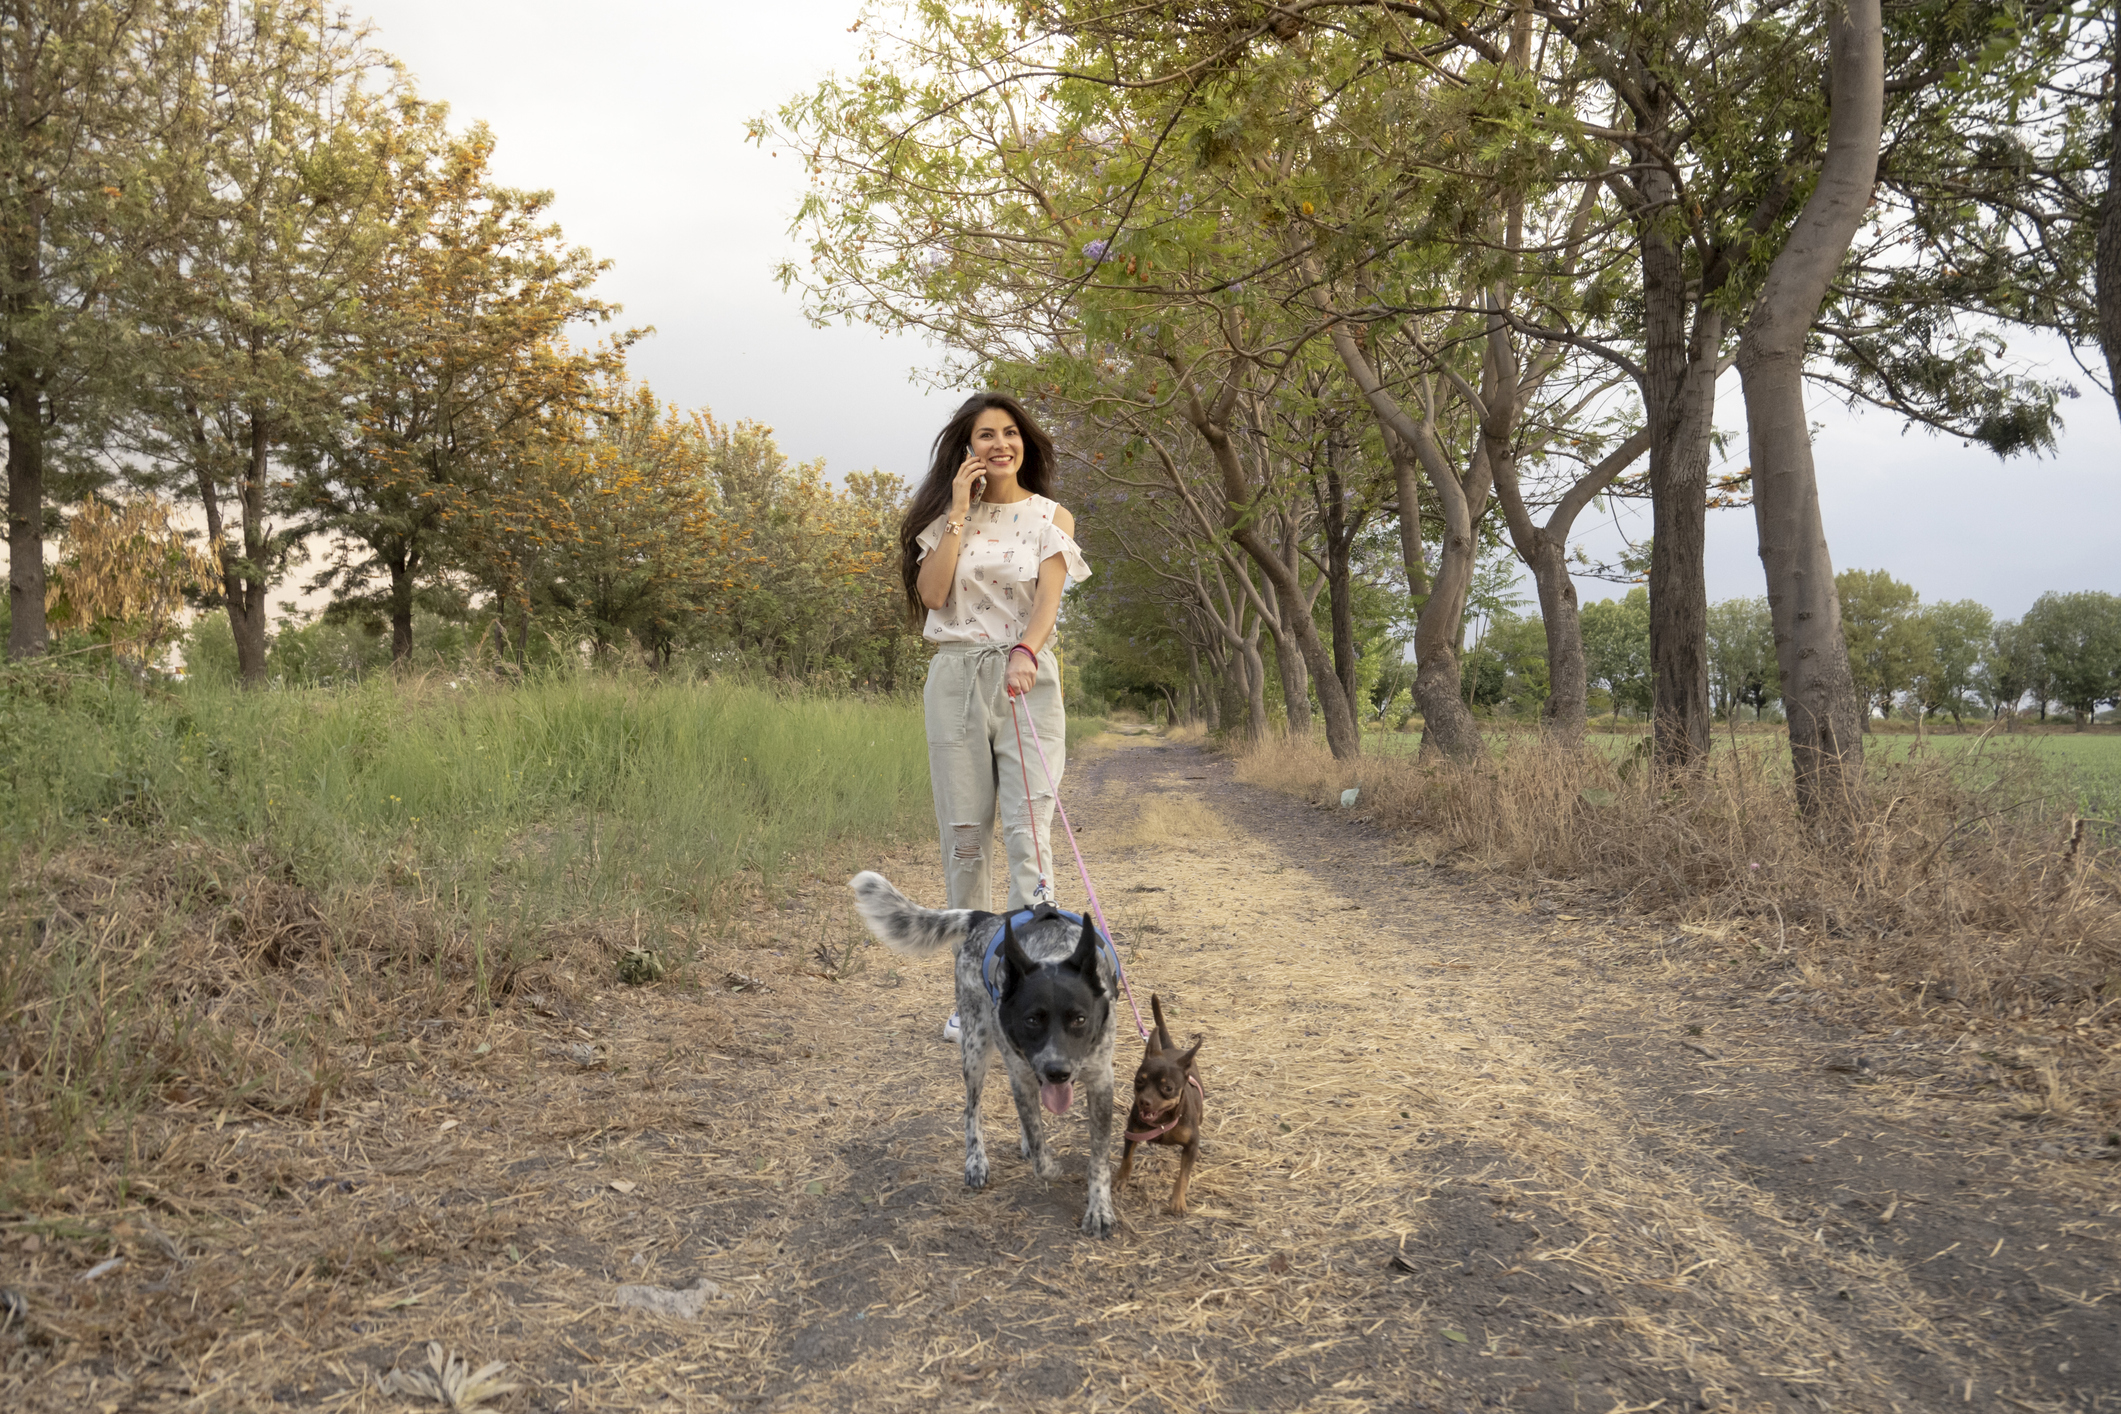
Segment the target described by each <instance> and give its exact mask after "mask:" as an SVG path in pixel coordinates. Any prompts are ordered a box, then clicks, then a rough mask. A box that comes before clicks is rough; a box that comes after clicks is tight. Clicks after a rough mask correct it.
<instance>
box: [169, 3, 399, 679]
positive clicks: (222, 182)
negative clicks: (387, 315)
mask: <svg viewBox="0 0 2121 1414" xmlns="http://www.w3.org/2000/svg"><path fill="white" fill-rule="evenodd" d="M372 84H375V85H376V87H374V88H371V85H372ZM394 85H395V72H394V70H393V69H392V67H391V65H390V64H389V63H388V61H387V60H386V59H385V58H384V57H383V56H382V55H380V54H378V53H377V52H376V51H375V50H373V49H372V48H370V47H369V44H368V35H367V31H366V30H365V29H361V28H353V27H348V26H346V25H344V24H342V23H340V22H339V21H336V20H334V19H332V18H330V17H328V16H327V15H326V13H325V11H324V10H323V8H322V6H321V5H320V4H318V3H315V0H260V3H257V4H254V5H252V6H250V7H248V8H246V9H244V10H242V11H240V12H239V11H237V10H234V9H228V10H225V11H223V12H222V13H221V14H220V16H219V18H218V25H217V28H216V30H215V32H214V34H213V35H212V37H211V39H210V42H209V43H208V44H207V46H206V49H205V51H204V53H203V55H202V57H201V59H200V63H199V72H198V76H197V83H196V86H195V88H194V89H193V91H192V92H191V93H190V94H189V95H188V105H189V106H188V120H187V129H186V132H185V134H184V138H183V141H182V142H181V143H180V144H179V145H178V146H177V147H176V148H175V150H173V151H172V152H171V153H170V154H169V156H168V158H167V159H166V160H165V161H163V162H162V163H161V164H160V166H159V167H158V169H157V186H156V189H155V191H154V192H153V200H154V201H156V202H157V203H159V204H160V205H161V207H162V208H163V209H165V210H167V211H169V212H171V213H173V219H175V220H176V221H177V222H178V223H179V224H178V235H177V238H176V239H173V240H172V241H170V242H169V243H168V244H167V245H166V246H164V247H163V248H161V249H159V250H157V252H156V253H155V256H154V259H153V262H152V267H151V270H150V272H149V275H148V276H147V277H146V278H144V279H143V280H142V281H141V282H140V285H139V287H138V288H137V289H136V290H135V291H134V312H135V314H136V316H137V317H138V318H139V320H140V322H141V325H142V327H143V331H144V333H145V335H146V337H147V338H148V339H149V340H151V341H152V344H153V346H154V350H155V355H154V358H153V360H152V362H151V363H150V364H149V366H148V368H147V369H146V376H145V377H144V378H143V379H142V380H141V386H140V388H139V389H138V394H137V400H138V405H139V408H140V413H139V416H138V419H137V421H136V423H135V429H136V430H135V435H134V438H133V440H134V445H135V448H136V450H137V451H138V452H139V453H140V454H141V455H142V456H143V457H144V458H145V459H146V460H147V461H148V462H149V463H151V464H152V466H153V467H154V468H155V471H154V474H153V475H152V476H150V477H149V478H147V479H149V480H150V481H151V482H152V483H159V484H163V485H167V486H170V487H172V488H174V489H179V490H181V491H182V493H183V494H185V495H186V496H188V497H189V498H190V499H192V500H195V501H196V502H197V503H198V505H199V506H200V508H201V509H202V510H203V511H204V513H205V518H206V530H207V539H208V543H209V545H210V546H211V547H212V549H213V551H214V553H215V554H216V556H217V557H218V559H219V562H220V565H221V599H222V602H223V604H224V605H225V607H226V609H227V612H228V619H229V627H230V629H231V631H232V632H233V634H234V637H235V641H236V654H237V659H238V662H239V664H240V667H241V673H242V678H243V681H244V682H245V683H246V684H250V685H256V684H258V683H260V682H262V681H263V680H264V677H265V652H266V634H265V629H266V594H267V591H268V590H269V589H270V588H271V587H272V586H273V584H274V583H275V582H277V581H278V579H279V578H280V576H281V575H282V574H283V572H284V571H285V569H286V567H287V566H288V564H289V563H290V561H291V560H292V559H294V558H295V557H296V556H298V555H299V554H301V553H302V546H303V542H304V539H305V538H306V536H307V535H308V533H309V532H310V530H311V529H312V528H313V526H312V524H311V523H310V522H309V521H308V520H307V519H306V518H305V517H304V516H303V515H302V514H301V512H300V509H299V507H298V505H297V503H296V501H295V498H293V497H291V496H290V495H289V494H288V488H289V487H290V486H291V485H292V484H293V483H292V477H291V474H290V473H291V471H292V466H293V464H294V463H299V462H303V461H306V460H308V459H310V458H312V457H313V456H315V455H316V454H317V452H318V450H319V448H320V447H321V446H322V445H323V443H324V442H325V441H326V439H328V438H329V437H330V436H331V435H332V433H333V432H334V431H335V429H336V427H337V424H338V421H339V418H340V416H341V413H342V405H341V389H340V387H339V385H338V383H337V380H336V377H335V368H334V365H333V362H332V358H331V355H332V354H333V352H335V348H336V345H337V343H338V341H339V340H340V339H341V338H342V337H343V335H344V334H345V332H346V331H347V330H348V328H349V327H350V325H351V323H352V322H353V320H354V318H355V317H356V311H357V309H358V306H359V300H358V295H359V290H360V284H361V280H362V278H363V276H364V274H365V273H366V271H367V269H368V266H369V263H370V262H371V260H372V259H373V258H374V255H375V253H376V250H377V248H378V247H379V245H380V244H381V242H382V240H383V238H384V236H385V234H386V230H385V227H384V225H383V224H382V222H381V221H380V220H379V219H378V218H379V216H380V214H381V212H382V209H383V208H382V197H383V194H384V192H385V190H386V187H387V183H388V178H389V173H388V169H387V165H386V163H385V161H384V157H385V148H386V144H387V132H388V108H389V101H388V100H389V98H390V96H391V91H392V89H393V87H394Z"/></svg>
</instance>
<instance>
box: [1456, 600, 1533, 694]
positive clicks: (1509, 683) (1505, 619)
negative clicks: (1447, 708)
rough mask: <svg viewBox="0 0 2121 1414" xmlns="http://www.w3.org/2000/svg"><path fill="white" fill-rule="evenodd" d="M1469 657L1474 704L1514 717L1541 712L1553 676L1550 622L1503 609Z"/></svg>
mask: <svg viewBox="0 0 2121 1414" xmlns="http://www.w3.org/2000/svg"><path fill="white" fill-rule="evenodd" d="M1463 661H1464V665H1465V666H1464V673H1465V684H1466V697H1467V700H1468V701H1469V702H1470V703H1471V705H1473V706H1475V707H1485V708H1489V709H1492V710H1494V711H1497V712H1501V713H1504V714H1506V715H1509V716H1513V717H1522V718H1531V717H1536V716H1537V715H1538V714H1539V708H1540V705H1541V704H1542V703H1544V702H1545V701H1546V700H1547V684H1548V676H1547V635H1546V627H1545V625H1544V624H1542V623H1541V622H1540V621H1539V620H1538V619H1537V618H1529V619H1522V618H1519V617H1517V616H1516V615H1515V614H1512V613H1510V612H1509V611H1508V610H1506V609H1505V610H1502V611H1501V612H1500V614H1499V616H1498V617H1497V618H1496V619H1494V621H1493V622H1491V623H1490V624H1489V625H1488V629H1487V632H1486V633H1484V634H1482V635H1481V638H1480V642H1479V644H1478V645H1476V646H1475V647H1474V648H1473V649H1472V650H1471V651H1470V652H1468V653H1467V654H1466V655H1465V658H1464V660H1463Z"/></svg>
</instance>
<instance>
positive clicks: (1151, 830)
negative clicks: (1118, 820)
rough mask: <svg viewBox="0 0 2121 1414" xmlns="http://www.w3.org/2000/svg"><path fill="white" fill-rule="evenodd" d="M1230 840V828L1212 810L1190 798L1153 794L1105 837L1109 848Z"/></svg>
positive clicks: (1148, 846) (1141, 847)
mask: <svg viewBox="0 0 2121 1414" xmlns="http://www.w3.org/2000/svg"><path fill="white" fill-rule="evenodd" d="M1228 838H1230V827H1229V826H1228V825H1226V824H1225V823H1223V819H1222V817H1221V816H1219V815H1217V814H1216V813H1215V811H1214V810H1213V809H1212V808H1211V807H1209V806H1207V805H1205V804H1203V803H1202V802H1201V801H1198V800H1195V799H1193V798H1192V797H1190V796H1165V795H1153V796H1150V797H1148V798H1147V799H1146V800H1143V801H1141V802H1140V803H1139V804H1138V805H1137V806H1136V808H1135V811H1134V815H1133V818H1132V819H1130V820H1128V821H1127V823H1126V824H1124V825H1122V826H1121V827H1120V828H1119V829H1118V830H1117V831H1116V832H1115V833H1114V834H1112V835H1110V836H1108V837H1107V838H1106V840H1105V841H1103V843H1104V844H1106V846H1107V847H1109V848H1112V849H1144V848H1151V847H1156V848H1162V847H1168V846H1171V845H1185V844H1200V843H1206V842H1212V841H1215V840H1226V839H1228Z"/></svg>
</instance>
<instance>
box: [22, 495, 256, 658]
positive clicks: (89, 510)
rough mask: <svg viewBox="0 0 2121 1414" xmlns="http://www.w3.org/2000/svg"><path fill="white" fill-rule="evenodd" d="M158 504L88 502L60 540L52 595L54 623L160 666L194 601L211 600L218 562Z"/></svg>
mask: <svg viewBox="0 0 2121 1414" xmlns="http://www.w3.org/2000/svg"><path fill="white" fill-rule="evenodd" d="M170 512H171V506H170V504H169V503H168V502H167V501H162V500H159V499H157V498H155V497H152V496H140V497H136V498H134V499H132V500H130V501H123V502H119V503H117V504H115V505H113V504H111V503H109V502H107V501H83V502H82V503H81V504H80V505H79V506H78V507H76V508H75V510H74V513H73V514H72V515H71V516H68V517H67V519H66V524H65V528H64V529H63V530H62V531H61V532H60V535H59V544H60V556H59V563H58V564H57V565H56V566H54V567H53V569H52V572H51V576H50V582H49V588H48V589H47V590H46V596H47V598H46V606H45V607H46V612H47V615H48V616H49V619H50V621H51V622H53V623H56V624H62V625H68V626H72V627H77V628H80V629H83V630H86V631H88V632H91V633H95V634H97V635H98V636H100V637H102V638H103V639H105V640H106V641H107V642H108V643H109V644H110V645H111V649H112V651H113V652H116V653H120V654H123V655H124V656H126V657H128V658H132V659H134V660H136V661H137V662H141V663H152V662H154V661H155V658H156V656H157V655H158V654H159V653H160V652H161V650H162V647H163V645H165V644H167V643H168V642H170V641H171V639H172V638H173V637H174V636H175V635H176V632H177V630H178V628H179V627H180V626H181V624H182V622H183V618H184V608H185V601H186V598H187V596H190V595H197V594H206V593H210V592H211V591H212V590H213V588H214V586H215V583H216V581H217V580H218V578H219V576H220V566H219V565H218V564H217V563H216V562H215V560H214V558H213V556H211V555H209V554H206V553H203V552H202V551H200V550H199V548H198V547H197V546H195V545H193V544H191V543H190V541H189V540H188V539H187V538H186V537H185V535H184V532H183V531H182V530H180V529H179V528H178V527H177V526H176V525H174V524H173V523H172V522H171V520H170Z"/></svg>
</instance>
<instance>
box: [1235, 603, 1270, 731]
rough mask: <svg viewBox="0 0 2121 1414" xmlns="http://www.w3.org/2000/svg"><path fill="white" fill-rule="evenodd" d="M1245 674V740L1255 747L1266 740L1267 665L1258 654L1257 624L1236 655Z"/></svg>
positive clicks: (1254, 624)
mask: <svg viewBox="0 0 2121 1414" xmlns="http://www.w3.org/2000/svg"><path fill="white" fill-rule="evenodd" d="M1238 665H1239V666H1240V667H1241V668H1243V670H1244V674H1245V740H1247V741H1249V742H1252V743H1253V744H1255V745H1257V744H1258V743H1259V742H1262V741H1265V740H1266V739H1267V665H1266V662H1265V660H1264V659H1262V658H1261V657H1260V654H1259V624H1258V622H1257V621H1255V622H1254V623H1253V625H1252V628H1251V631H1250V632H1249V633H1247V634H1246V635H1245V646H1244V649H1243V651H1242V652H1241V653H1240V654H1239V655H1238Z"/></svg>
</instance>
